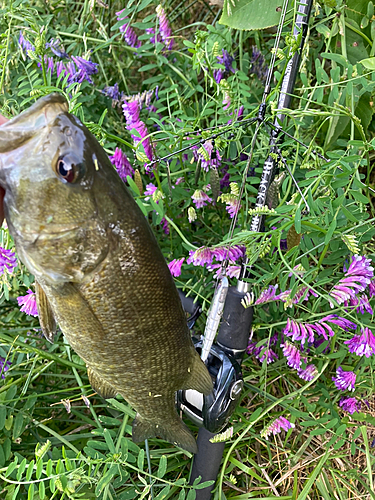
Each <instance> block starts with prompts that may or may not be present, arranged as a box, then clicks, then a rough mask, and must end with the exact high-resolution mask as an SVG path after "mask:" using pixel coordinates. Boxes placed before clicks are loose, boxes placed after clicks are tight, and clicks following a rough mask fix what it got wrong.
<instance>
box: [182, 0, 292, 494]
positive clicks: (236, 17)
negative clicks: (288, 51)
mask: <svg viewBox="0 0 375 500" xmlns="http://www.w3.org/2000/svg"><path fill="white" fill-rule="evenodd" d="M281 6H282V0H238V1H236V2H235V6H233V4H232V3H231V0H225V1H224V8H223V13H222V15H221V18H220V21H219V23H220V24H225V25H226V26H229V27H231V28H235V29H237V30H263V29H265V28H270V27H271V26H275V25H276V24H278V23H279V20H280V12H281ZM228 9H229V13H228ZM230 12H231V13H230ZM189 500H190V499H189Z"/></svg>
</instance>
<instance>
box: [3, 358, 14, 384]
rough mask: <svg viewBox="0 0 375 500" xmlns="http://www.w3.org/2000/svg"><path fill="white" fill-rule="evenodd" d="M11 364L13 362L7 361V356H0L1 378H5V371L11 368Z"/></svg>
mask: <svg viewBox="0 0 375 500" xmlns="http://www.w3.org/2000/svg"><path fill="white" fill-rule="evenodd" d="M11 364H12V363H11V362H10V361H5V358H3V357H2V356H0V372H1V378H2V379H4V378H5V372H6V371H7V370H9V368H10V366H11Z"/></svg>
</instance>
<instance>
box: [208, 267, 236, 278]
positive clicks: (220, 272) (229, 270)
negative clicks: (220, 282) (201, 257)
mask: <svg viewBox="0 0 375 500" xmlns="http://www.w3.org/2000/svg"><path fill="white" fill-rule="evenodd" d="M207 269H208V271H215V269H216V272H215V274H214V276H215V278H218V279H219V278H223V277H224V276H227V277H228V278H239V276H240V271H241V266H236V265H228V266H227V267H226V268H225V267H223V265H222V264H210V265H208V266H207Z"/></svg>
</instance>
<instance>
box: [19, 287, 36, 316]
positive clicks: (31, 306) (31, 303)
mask: <svg viewBox="0 0 375 500" xmlns="http://www.w3.org/2000/svg"><path fill="white" fill-rule="evenodd" d="M17 302H18V305H19V306H21V305H22V307H21V309H20V310H21V311H22V312H24V313H26V314H28V315H29V316H38V309H37V307H36V297H35V293H34V292H33V291H31V290H30V289H29V290H27V294H26V295H21V296H20V297H17Z"/></svg>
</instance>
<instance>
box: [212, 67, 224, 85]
mask: <svg viewBox="0 0 375 500" xmlns="http://www.w3.org/2000/svg"><path fill="white" fill-rule="evenodd" d="M213 75H214V80H215V82H216V83H217V84H218V85H219V83H220V82H221V80H222V79H223V76H224V71H223V70H222V69H221V68H219V69H214V71H213Z"/></svg>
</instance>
